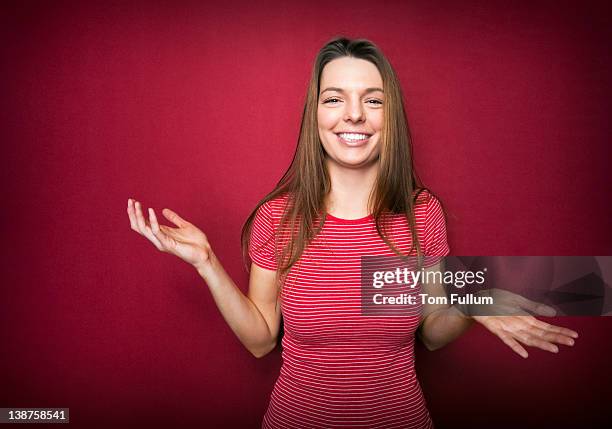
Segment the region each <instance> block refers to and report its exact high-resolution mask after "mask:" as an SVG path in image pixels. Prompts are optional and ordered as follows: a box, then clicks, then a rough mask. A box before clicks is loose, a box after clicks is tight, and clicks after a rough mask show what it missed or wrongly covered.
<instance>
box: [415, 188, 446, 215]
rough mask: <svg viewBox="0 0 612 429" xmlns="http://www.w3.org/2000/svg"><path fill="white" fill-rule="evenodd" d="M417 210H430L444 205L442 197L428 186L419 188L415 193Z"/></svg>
mask: <svg viewBox="0 0 612 429" xmlns="http://www.w3.org/2000/svg"><path fill="white" fill-rule="evenodd" d="M413 195H414V196H413V198H414V208H415V210H428V209H431V208H435V207H436V206H442V203H441V202H440V199H439V198H438V197H437V196H436V195H435V194H434V193H433V192H431V190H429V189H427V188H419V189H417V190H415V191H414V193H413Z"/></svg>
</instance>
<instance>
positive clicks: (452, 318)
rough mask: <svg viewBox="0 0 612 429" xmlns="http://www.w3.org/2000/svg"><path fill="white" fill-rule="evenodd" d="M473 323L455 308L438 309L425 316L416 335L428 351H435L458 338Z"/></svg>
mask: <svg viewBox="0 0 612 429" xmlns="http://www.w3.org/2000/svg"><path fill="white" fill-rule="evenodd" d="M473 322H474V320H473V319H472V318H471V317H469V316H466V315H464V314H463V313H462V312H461V311H459V310H458V309H457V308H455V307H448V308H444V309H439V310H436V311H434V312H432V313H430V314H429V315H427V317H426V318H425V319H424V320H423V322H422V323H421V327H420V328H419V330H418V335H419V337H420V338H421V341H422V342H423V344H425V347H427V349H428V350H436V349H439V348H440V347H443V346H445V345H446V344H448V343H450V342H451V341H453V340H455V339H456V338H458V337H459V336H460V335H461V334H463V333H464V332H465V331H466V330H467V329H468V328H469V327H470V326H472V323H473Z"/></svg>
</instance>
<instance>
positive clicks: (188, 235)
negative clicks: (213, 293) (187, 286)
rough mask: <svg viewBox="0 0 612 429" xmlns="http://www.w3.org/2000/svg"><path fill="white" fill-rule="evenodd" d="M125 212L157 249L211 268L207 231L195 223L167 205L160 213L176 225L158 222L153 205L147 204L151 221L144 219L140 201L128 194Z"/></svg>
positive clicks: (200, 268) (210, 252)
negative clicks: (174, 226) (149, 206)
mask: <svg viewBox="0 0 612 429" xmlns="http://www.w3.org/2000/svg"><path fill="white" fill-rule="evenodd" d="M127 212H128V217H129V218H130V226H131V228H132V229H133V230H134V231H136V232H138V233H139V234H141V235H144V236H145V237H146V238H148V239H149V240H150V241H151V242H152V243H153V244H154V245H155V247H156V248H157V249H158V250H159V251H161V252H167V253H171V254H173V255H176V256H178V257H179V258H181V259H182V260H183V261H185V262H187V263H189V264H191V265H193V266H194V267H195V268H196V269H197V270H198V271H201V270H204V271H206V269H208V268H210V265H211V260H212V258H213V253H212V250H211V247H210V244H209V243H208V239H207V238H206V235H205V234H204V233H203V232H202V231H201V230H200V229H198V227H196V226H195V225H193V224H191V223H189V222H187V221H186V220H184V219H183V218H181V217H180V216H179V215H178V214H176V213H175V212H173V211H172V210H170V209H163V210H162V214H163V215H164V217H165V218H166V219H168V220H169V221H170V222H172V223H173V224H174V225H176V226H177V228H171V227H169V226H166V225H160V224H159V223H158V221H157V216H156V215H155V211H154V210H153V209H152V208H149V220H150V222H147V220H146V219H145V217H144V216H143V214H142V208H141V205H140V202H138V201H135V200H132V199H131V198H130V199H128V206H127Z"/></svg>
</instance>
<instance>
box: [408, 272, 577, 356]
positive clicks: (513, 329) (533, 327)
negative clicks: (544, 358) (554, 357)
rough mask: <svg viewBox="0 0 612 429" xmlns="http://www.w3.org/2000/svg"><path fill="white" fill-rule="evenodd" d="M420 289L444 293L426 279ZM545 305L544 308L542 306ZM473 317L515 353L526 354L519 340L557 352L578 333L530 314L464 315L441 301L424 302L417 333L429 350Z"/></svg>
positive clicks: (524, 305)
mask: <svg viewBox="0 0 612 429" xmlns="http://www.w3.org/2000/svg"><path fill="white" fill-rule="evenodd" d="M443 268H444V267H443V264H442V263H440V264H437V265H434V266H431V267H429V268H427V269H425V271H438V270H443ZM422 293H426V294H428V295H430V296H438V297H439V296H444V297H445V296H446V293H445V292H444V288H443V286H442V285H441V284H439V283H433V282H430V283H427V282H425V284H423V285H422ZM511 295H513V296H511V297H509V298H507V299H510V300H511V301H512V304H513V305H515V306H516V309H517V310H520V309H525V310H529V311H531V312H534V313H536V314H543V315H550V314H547V311H545V310H546V308H544V307H546V306H542V305H540V304H538V303H536V302H533V301H529V300H527V299H526V298H523V297H520V296H518V295H515V294H511ZM543 308H544V309H543ZM474 321H476V322H478V323H480V324H482V325H483V326H484V327H485V328H487V329H488V330H489V331H490V332H491V333H493V334H495V335H496V336H498V337H499V338H500V339H501V340H502V341H503V342H504V344H506V345H507V346H508V347H510V348H511V349H512V350H514V352H516V353H517V354H518V355H520V356H522V357H524V358H526V357H528V355H529V354H528V353H527V351H526V350H525V348H524V347H523V346H522V345H521V343H523V344H525V345H527V346H531V347H537V348H539V349H542V350H546V351H549V352H552V353H557V352H558V351H559V347H558V346H557V344H564V345H567V346H573V345H574V339H575V338H578V333H577V332H575V331H572V330H571V329H567V328H563V327H561V326H555V325H551V324H549V323H546V322H543V321H541V320H538V319H536V318H535V317H533V316H531V315H522V316H516V315H511V316H474V317H470V316H467V315H464V314H463V313H462V312H461V311H460V310H459V309H457V308H456V307H454V306H449V305H444V304H436V305H432V304H425V305H424V306H423V315H422V320H421V325H420V326H419V330H418V331H417V334H418V335H419V338H421V341H422V342H423V344H425V347H427V349H428V350H436V349H438V348H440V347H443V346H444V345H446V344H448V343H450V342H451V341H453V340H454V339H456V338H457V337H459V336H460V335H461V334H462V333H464V332H465V331H466V330H467V329H468V328H469V327H470V326H471V325H472V323H473V322H474Z"/></svg>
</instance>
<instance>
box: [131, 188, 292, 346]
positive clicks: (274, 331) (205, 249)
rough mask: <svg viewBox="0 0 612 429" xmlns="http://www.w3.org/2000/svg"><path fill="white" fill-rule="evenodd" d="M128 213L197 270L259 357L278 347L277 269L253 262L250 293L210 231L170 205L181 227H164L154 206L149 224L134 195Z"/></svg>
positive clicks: (147, 233)
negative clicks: (222, 255) (216, 250)
mask: <svg viewBox="0 0 612 429" xmlns="http://www.w3.org/2000/svg"><path fill="white" fill-rule="evenodd" d="M127 212H128V216H129V219H130V226H131V228H132V229H133V230H134V231H136V232H138V233H140V234H141V235H144V236H145V237H146V238H148V239H149V240H150V241H151V242H152V243H153V244H154V245H155V247H156V248H157V249H158V250H160V251H162V252H166V253H170V254H173V255H175V256H178V257H179V258H181V259H183V260H184V261H185V262H187V263H189V264H191V265H193V266H194V267H195V268H196V270H197V271H198V273H199V274H200V276H201V277H202V278H203V279H204V281H205V282H206V284H207V285H208V287H209V289H210V291H211V294H212V296H213V299H214V300H215V303H216V304H217V307H218V308H219V311H220V312H221V314H222V315H223V318H224V319H225V321H226V322H227V324H228V325H229V326H230V328H231V329H232V331H233V332H234V334H236V336H237V337H238V339H239V340H240V342H242V344H243V345H244V346H245V347H246V348H247V349H248V350H249V351H250V352H251V353H252V354H253V355H254V356H256V357H262V356H264V355H266V354H267V353H269V352H270V351H271V350H272V349H274V347H275V346H276V341H277V338H278V332H279V329H280V319H281V313H280V306H279V303H278V290H277V284H276V271H271V270H266V269H264V268H260V267H258V266H256V265H254V264H252V265H251V276H250V279H249V292H248V296H245V295H244V294H243V293H242V291H241V290H240V289H239V288H238V287H237V286H236V284H235V283H234V281H233V280H232V279H231V277H230V276H229V275H228V274H227V272H226V271H225V269H224V268H223V266H222V265H221V263H220V262H219V260H218V259H217V257H216V255H215V254H214V252H213V251H212V247H211V246H210V243H209V242H208V239H207V237H206V235H205V234H204V233H203V232H202V231H201V230H199V229H198V228H197V227H196V226H195V225H193V224H191V223H189V222H187V221H186V220H184V219H182V218H181V217H180V216H179V215H178V214H176V213H175V212H173V211H172V210H168V209H164V210H163V212H162V213H163V215H164V216H165V217H166V219H168V220H169V221H170V222H172V223H173V224H174V225H176V226H177V228H171V227H168V226H165V225H159V223H158V221H157V217H156V215H155V211H154V210H153V209H149V219H150V223H148V222H147V221H146V220H145V218H144V216H143V214H142V209H141V206H140V203H139V202H137V201H136V202H134V201H133V200H131V199H130V200H128V208H127Z"/></svg>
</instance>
